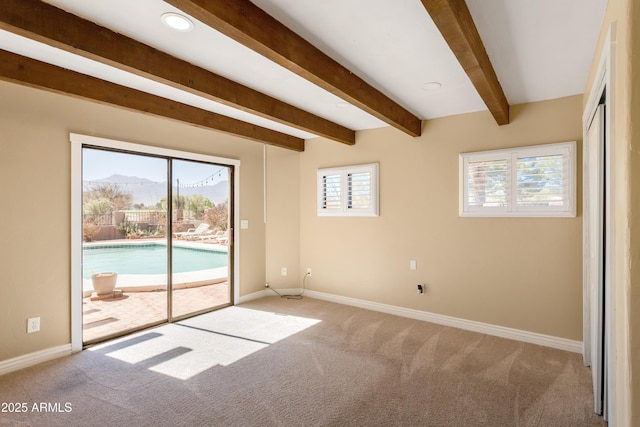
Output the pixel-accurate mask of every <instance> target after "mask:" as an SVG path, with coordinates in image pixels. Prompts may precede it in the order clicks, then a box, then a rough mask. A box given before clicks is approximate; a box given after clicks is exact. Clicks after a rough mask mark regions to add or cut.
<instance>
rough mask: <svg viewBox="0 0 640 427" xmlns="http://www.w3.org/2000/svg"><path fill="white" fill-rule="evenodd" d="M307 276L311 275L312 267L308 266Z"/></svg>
mask: <svg viewBox="0 0 640 427" xmlns="http://www.w3.org/2000/svg"><path fill="white" fill-rule="evenodd" d="M307 276H309V277H311V267H307Z"/></svg>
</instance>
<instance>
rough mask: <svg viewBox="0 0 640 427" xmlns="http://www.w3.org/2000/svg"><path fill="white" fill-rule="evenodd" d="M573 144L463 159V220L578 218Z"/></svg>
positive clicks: (485, 153) (485, 154)
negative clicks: (511, 217)
mask: <svg viewBox="0 0 640 427" xmlns="http://www.w3.org/2000/svg"><path fill="white" fill-rule="evenodd" d="M575 162H576V160H575V142H566V143H560V144H547V145H538V146H533V147H522V148H514V149H507V150H492V151H483V152H476V153H464V154H461V155H460V215H461V216H575V215H576V208H575V206H576V203H575V198H576V177H575V175H576V172H575Z"/></svg>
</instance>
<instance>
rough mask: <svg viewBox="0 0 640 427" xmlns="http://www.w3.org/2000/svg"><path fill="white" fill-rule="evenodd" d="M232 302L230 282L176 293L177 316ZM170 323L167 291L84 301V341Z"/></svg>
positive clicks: (175, 307)
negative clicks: (157, 323)
mask: <svg viewBox="0 0 640 427" xmlns="http://www.w3.org/2000/svg"><path fill="white" fill-rule="evenodd" d="M229 302H230V296H229V284H228V283H227V282H223V283H217V284H213V285H206V286H199V287H195V288H186V289H177V290H174V291H173V316H174V317H178V316H182V315H186V314H189V313H192V312H195V311H199V310H204V309H207V308H211V307H216V306H220V305H224V304H228V303H229ZM166 319H167V293H166V291H153V292H125V293H124V294H123V297H122V298H118V299H105V300H97V301H92V300H91V298H83V300H82V329H83V331H82V340H83V341H84V342H89V341H93V340H96V339H99V338H101V337H105V336H108V335H112V334H114V333H120V332H125V331H127V330H131V329H134V328H140V327H141V326H144V325H149V324H152V323H156V322H159V321H163V320H166Z"/></svg>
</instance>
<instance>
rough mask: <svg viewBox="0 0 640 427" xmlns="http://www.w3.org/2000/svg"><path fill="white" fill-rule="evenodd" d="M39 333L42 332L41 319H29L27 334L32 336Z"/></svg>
mask: <svg viewBox="0 0 640 427" xmlns="http://www.w3.org/2000/svg"><path fill="white" fill-rule="evenodd" d="M38 331H40V318H39V317H32V318H30V319H27V333H28V334H31V333H33V332H38Z"/></svg>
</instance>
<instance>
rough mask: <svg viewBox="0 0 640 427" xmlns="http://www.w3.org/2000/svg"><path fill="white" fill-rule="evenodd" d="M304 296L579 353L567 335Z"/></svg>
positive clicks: (318, 295)
mask: <svg viewBox="0 0 640 427" xmlns="http://www.w3.org/2000/svg"><path fill="white" fill-rule="evenodd" d="M304 295H305V296H308V297H310V298H316V299H320V300H324V301H330V302H335V303H338V304H344V305H351V306H354V307H359V308H364V309H367V310H373V311H380V312H382V313H387V314H393V315H396V316H401V317H408V318H410V319H416V320H422V321H425V322H431V323H436V324H438V325H443V326H451V327H454V328H459V329H464V330H467V331H473V332H479V333H482V334H487V335H493V336H496V337H502V338H508V339H512V340H515V341H522V342H527V343H530V344H537V345H542V346H545V347H551V348H556V349H559V350H565V351H570V352H573V353H582V342H581V341H574V340H570V339H566V338H558V337H554V336H551V335H544V334H538V333H535V332H528V331H522V330H519V329H512V328H507V327H504V326H497V325H491V324H488V323H482V322H476V321H473V320H465V319H459V318H457V317H451V316H445V315H442V314H436V313H429V312H428V311H420V310H413V309H410V308H403V307H397V306H394V305H389V304H381V303H377V302H371V301H366V300H361V299H356V298H349V297H343V296H339V295H333V294H327V293H324V292H317V291H310V290H306V291H305V293H304Z"/></svg>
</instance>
